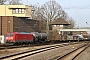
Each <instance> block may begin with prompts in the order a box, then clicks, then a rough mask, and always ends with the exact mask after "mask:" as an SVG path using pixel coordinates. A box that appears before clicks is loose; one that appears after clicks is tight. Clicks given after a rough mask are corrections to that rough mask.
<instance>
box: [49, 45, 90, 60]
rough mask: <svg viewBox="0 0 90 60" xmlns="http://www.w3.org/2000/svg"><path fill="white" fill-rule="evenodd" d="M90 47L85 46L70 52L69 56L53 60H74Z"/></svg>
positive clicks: (57, 57) (65, 55)
mask: <svg viewBox="0 0 90 60" xmlns="http://www.w3.org/2000/svg"><path fill="white" fill-rule="evenodd" d="M89 46H90V45H88V44H85V45H83V46H81V47H79V48H77V49H75V50H73V51H71V52H68V53H67V54H64V55H63V56H56V57H54V58H53V60H74V59H75V58H76V57H77V56H79V54H80V53H82V52H83V51H85V50H86V49H87V48H88V47H89ZM50 60H51V59H50Z"/></svg>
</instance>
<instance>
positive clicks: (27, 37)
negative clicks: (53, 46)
mask: <svg viewBox="0 0 90 60" xmlns="http://www.w3.org/2000/svg"><path fill="white" fill-rule="evenodd" d="M15 40H16V42H26V41H33V40H34V37H33V35H32V34H16V36H15Z"/></svg>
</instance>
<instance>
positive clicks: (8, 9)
mask: <svg viewBox="0 0 90 60" xmlns="http://www.w3.org/2000/svg"><path fill="white" fill-rule="evenodd" d="M31 15H32V7H31V6H27V5H0V16H16V17H29V18H32V16H31Z"/></svg>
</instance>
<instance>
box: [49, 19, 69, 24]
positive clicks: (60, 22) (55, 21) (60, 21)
mask: <svg viewBox="0 0 90 60" xmlns="http://www.w3.org/2000/svg"><path fill="white" fill-rule="evenodd" d="M50 24H51V25H70V24H69V23H68V22H66V21H65V20H64V19H62V18H58V19H56V20H54V21H52V22H51V23H50Z"/></svg>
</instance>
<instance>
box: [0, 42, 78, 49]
mask: <svg viewBox="0 0 90 60" xmlns="http://www.w3.org/2000/svg"><path fill="white" fill-rule="evenodd" d="M56 44H57V43H56ZM60 44H62V45H66V44H64V43H60ZM70 44H73V43H70ZM76 44H78V43H76ZM44 45H52V44H50V43H44V44H42V43H41V44H32V45H0V50H3V49H15V48H24V47H34V46H44Z"/></svg>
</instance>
